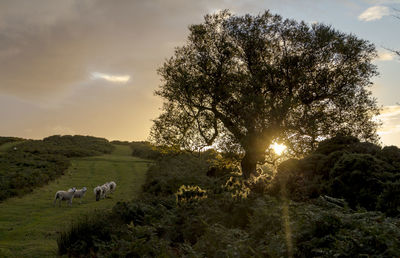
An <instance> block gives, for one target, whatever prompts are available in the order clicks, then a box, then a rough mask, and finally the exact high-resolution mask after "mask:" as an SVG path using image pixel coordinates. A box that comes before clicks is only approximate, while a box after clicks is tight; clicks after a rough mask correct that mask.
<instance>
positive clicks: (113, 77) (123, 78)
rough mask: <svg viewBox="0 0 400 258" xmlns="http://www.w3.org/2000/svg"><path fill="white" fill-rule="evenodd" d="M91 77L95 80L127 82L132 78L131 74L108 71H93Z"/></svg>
mask: <svg viewBox="0 0 400 258" xmlns="http://www.w3.org/2000/svg"><path fill="white" fill-rule="evenodd" d="M91 78H92V79H94V80H97V79H102V80H106V81H108V82H113V83H127V82H128V81H129V80H130V79H131V76H129V75H112V74H106V73H99V72H93V73H91Z"/></svg>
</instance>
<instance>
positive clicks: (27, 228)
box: [0, 145, 149, 257]
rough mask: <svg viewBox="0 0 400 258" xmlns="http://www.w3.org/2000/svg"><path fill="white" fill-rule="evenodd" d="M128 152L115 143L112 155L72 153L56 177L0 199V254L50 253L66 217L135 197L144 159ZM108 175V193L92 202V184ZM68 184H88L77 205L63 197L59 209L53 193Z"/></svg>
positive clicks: (145, 164) (70, 218)
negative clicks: (69, 204)
mask: <svg viewBox="0 0 400 258" xmlns="http://www.w3.org/2000/svg"><path fill="white" fill-rule="evenodd" d="M130 154H131V150H130V148H129V147H128V146H121V145H115V149H114V151H113V152H112V153H111V154H106V155H102V156H95V157H86V158H74V159H72V160H71V166H70V167H69V168H68V170H66V172H65V173H64V175H62V176H60V177H59V178H57V179H56V180H55V181H52V182H50V183H49V184H48V185H45V186H43V187H40V188H37V189H35V190H34V191H33V192H31V193H29V194H26V195H24V196H23V197H13V198H9V199H7V200H5V201H4V202H2V203H0V210H1V212H0V221H1V223H0V257H54V256H55V255H56V253H57V249H56V248H57V242H56V239H57V237H58V235H59V232H61V231H63V230H65V229H66V228H68V227H69V225H70V224H71V222H74V221H79V220H80V219H84V218H85V216H86V215H87V214H90V213H102V212H103V210H109V209H110V208H111V207H113V206H114V205H115V204H116V203H117V202H118V201H122V200H130V199H132V198H134V197H135V196H137V194H138V192H139V190H140V186H141V185H142V183H143V182H144V179H145V172H146V170H147V167H148V164H149V163H148V161H146V160H143V159H139V158H134V157H132V156H131V155H130ZM111 180H114V181H115V182H116V183H117V189H116V192H115V193H114V194H113V195H112V196H111V198H107V199H105V200H101V201H99V202H96V201H95V197H94V194H93V188H94V187H95V186H97V185H100V184H103V183H105V182H108V181H111ZM73 186H75V187H77V188H82V187H83V186H86V187H87V188H88V192H87V193H86V196H85V198H84V199H83V201H82V204H79V201H77V200H76V201H74V202H73V205H72V207H67V206H66V203H65V202H64V203H63V205H62V207H61V208H60V207H58V206H56V207H54V206H53V199H54V194H55V192H56V191H57V190H67V189H68V188H70V187H73Z"/></svg>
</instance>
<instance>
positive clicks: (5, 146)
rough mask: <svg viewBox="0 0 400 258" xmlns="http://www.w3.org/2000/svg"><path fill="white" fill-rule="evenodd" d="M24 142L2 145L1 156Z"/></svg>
mask: <svg viewBox="0 0 400 258" xmlns="http://www.w3.org/2000/svg"><path fill="white" fill-rule="evenodd" d="M22 142H24V141H16V142H7V143H4V144H2V145H0V154H1V153H4V152H6V151H7V150H8V149H11V148H13V147H14V146H17V145H18V144H20V143H22Z"/></svg>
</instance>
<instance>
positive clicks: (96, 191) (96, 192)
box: [93, 186, 103, 201]
mask: <svg viewBox="0 0 400 258" xmlns="http://www.w3.org/2000/svg"><path fill="white" fill-rule="evenodd" d="M93 192H94V195H95V196H96V201H99V200H100V197H101V195H102V192H103V191H102V189H101V187H100V186H96V187H95V188H94V189H93Z"/></svg>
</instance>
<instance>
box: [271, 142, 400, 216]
mask: <svg viewBox="0 0 400 258" xmlns="http://www.w3.org/2000/svg"><path fill="white" fill-rule="evenodd" d="M399 161H400V149H399V148H397V147H395V146H390V147H384V148H382V149H381V148H380V147H379V146H377V145H374V144H371V143H367V142H360V141H359V140H358V139H357V138H354V137H346V136H338V137H334V138H332V139H329V140H326V141H324V142H322V143H321V144H320V146H319V147H318V149H317V150H316V151H315V152H314V153H312V154H310V155H309V156H307V157H305V158H304V159H301V160H294V159H292V160H288V161H285V162H283V163H282V164H281V165H280V166H279V168H278V173H277V175H276V177H275V179H274V182H273V185H272V187H271V190H270V193H272V194H274V195H277V196H279V195H280V194H281V193H282V190H283V189H284V191H285V194H286V195H287V197H289V198H291V199H293V200H298V201H300V200H307V199H309V198H316V197H318V196H320V195H328V196H332V197H336V198H344V199H345V200H346V201H347V202H348V204H349V206H350V207H351V208H357V207H363V208H365V209H367V210H381V211H383V212H386V213H387V214H388V215H391V216H395V215H398V214H400V203H399V201H398V197H397V196H398V193H399V191H400V190H399V180H400V162H399Z"/></svg>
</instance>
